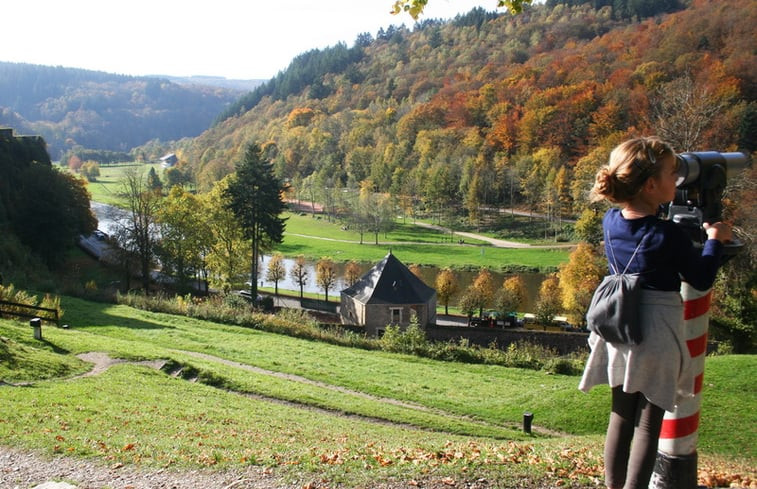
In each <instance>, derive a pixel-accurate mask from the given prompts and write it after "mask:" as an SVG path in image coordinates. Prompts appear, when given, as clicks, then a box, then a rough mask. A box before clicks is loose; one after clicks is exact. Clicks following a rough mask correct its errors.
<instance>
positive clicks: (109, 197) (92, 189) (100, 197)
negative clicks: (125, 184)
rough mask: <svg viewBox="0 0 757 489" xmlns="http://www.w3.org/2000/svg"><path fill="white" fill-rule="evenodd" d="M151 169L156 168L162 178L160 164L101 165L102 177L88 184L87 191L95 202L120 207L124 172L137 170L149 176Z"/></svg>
mask: <svg viewBox="0 0 757 489" xmlns="http://www.w3.org/2000/svg"><path fill="white" fill-rule="evenodd" d="M150 168H155V171H156V172H158V176H162V173H163V169H162V168H161V166H160V163H151V164H141V163H130V164H115V165H100V176H99V177H97V180H96V181H94V182H89V183H88V184H87V190H89V193H90V194H92V200H94V201H95V202H102V203H103V204H110V205H118V204H120V203H121V200H120V199H119V197H118V193H119V192H121V190H122V183H121V182H122V180H123V175H124V172H125V171H127V170H129V169H137V170H139V171H140V172H144V174H145V175H147V172H149V171H150Z"/></svg>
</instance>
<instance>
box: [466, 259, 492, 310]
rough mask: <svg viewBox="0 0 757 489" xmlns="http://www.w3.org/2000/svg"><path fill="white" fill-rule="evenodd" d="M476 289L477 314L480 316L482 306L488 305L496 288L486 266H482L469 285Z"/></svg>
mask: <svg viewBox="0 0 757 489" xmlns="http://www.w3.org/2000/svg"><path fill="white" fill-rule="evenodd" d="M471 286H472V287H473V288H474V289H476V291H477V297H478V299H479V303H478V309H479V311H478V314H479V316H481V315H482V314H483V312H484V308H485V307H488V306H490V305H491V304H492V302H493V301H494V291H495V289H496V287H495V285H494V276H493V275H492V274H491V272H490V271H489V269H488V268H482V269H481V270H480V271H479V272H478V275H477V276H476V278H475V279H474V280H473V284H472V285H471Z"/></svg>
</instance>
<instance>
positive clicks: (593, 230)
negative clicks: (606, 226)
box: [573, 207, 602, 246]
mask: <svg viewBox="0 0 757 489" xmlns="http://www.w3.org/2000/svg"><path fill="white" fill-rule="evenodd" d="M573 231H574V232H575V233H576V237H577V238H578V239H579V240H580V241H584V242H586V243H589V244H591V245H595V246H596V245H598V244H599V243H600V242H601V241H602V214H601V213H600V212H599V209H592V208H591V207H587V208H586V209H584V210H583V212H581V215H580V216H579V218H578V220H577V221H576V224H575V226H574V228H573Z"/></svg>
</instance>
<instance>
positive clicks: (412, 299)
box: [342, 251, 436, 304]
mask: <svg viewBox="0 0 757 489" xmlns="http://www.w3.org/2000/svg"><path fill="white" fill-rule="evenodd" d="M342 294H345V295H347V296H350V297H354V298H355V299H356V300H358V301H359V302H362V303H363V304H424V303H427V302H429V301H430V300H431V298H433V297H434V295H435V294H436V290H434V289H432V288H431V287H429V286H428V285H426V284H425V283H423V281H422V280H421V279H419V278H418V277H416V276H415V275H414V274H413V272H411V271H410V270H409V269H408V268H407V267H406V266H405V265H403V264H402V262H400V261H399V260H398V259H397V258H395V256H394V255H392V252H391V251H390V252H389V253H388V254H387V255H386V256H385V257H384V259H383V260H381V261H380V262H378V263H377V264H376V265H375V266H374V267H373V268H371V269H370V270H368V272H366V274H365V275H363V276H362V277H360V279H359V280H358V281H357V282H355V284H354V285H352V286H351V287H348V288H346V289H344V290H342Z"/></svg>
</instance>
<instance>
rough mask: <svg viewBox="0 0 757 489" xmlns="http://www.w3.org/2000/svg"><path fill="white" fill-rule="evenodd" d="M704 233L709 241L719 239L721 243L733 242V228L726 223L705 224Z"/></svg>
mask: <svg viewBox="0 0 757 489" xmlns="http://www.w3.org/2000/svg"><path fill="white" fill-rule="evenodd" d="M704 231H705V232H706V233H707V238H708V239H717V240H718V241H720V242H721V243H726V242H728V241H731V240H733V231H732V230H731V226H730V225H728V224H726V223H724V222H716V223H713V224H710V223H707V222H706V223H704Z"/></svg>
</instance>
